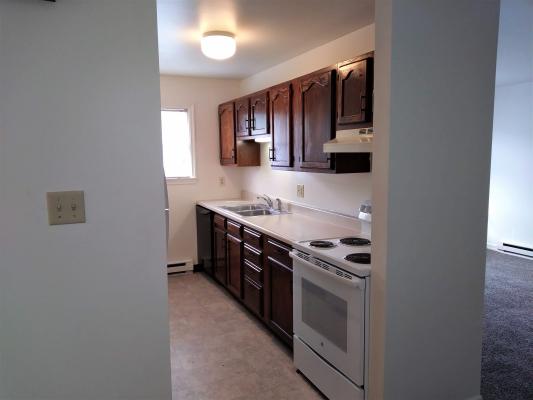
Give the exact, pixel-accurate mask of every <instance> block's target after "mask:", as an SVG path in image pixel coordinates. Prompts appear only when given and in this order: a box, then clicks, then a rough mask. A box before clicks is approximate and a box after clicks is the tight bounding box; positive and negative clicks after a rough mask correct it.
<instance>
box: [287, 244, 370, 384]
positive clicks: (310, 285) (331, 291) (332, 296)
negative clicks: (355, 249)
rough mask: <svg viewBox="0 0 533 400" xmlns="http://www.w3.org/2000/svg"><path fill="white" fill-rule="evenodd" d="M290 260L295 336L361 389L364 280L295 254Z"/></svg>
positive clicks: (363, 337) (362, 374)
mask: <svg viewBox="0 0 533 400" xmlns="http://www.w3.org/2000/svg"><path fill="white" fill-rule="evenodd" d="M291 257H292V258H293V260H294V263H293V289H294V290H293V292H294V297H293V307H294V309H293V315H294V334H295V335H296V336H297V337H298V338H300V339H301V340H302V341H303V342H305V343H306V344H307V345H308V346H309V347H311V348H312V349H313V350H314V351H315V352H316V353H318V354H319V355H320V356H322V357H323V358H324V359H325V360H326V361H327V362H329V363H330V364H331V365H333V366H334V367H335V368H336V369H337V370H339V371H340V372H342V373H343V374H344V375H345V376H346V377H347V378H348V379H350V380H351V381H353V382H354V383H355V384H357V385H359V386H362V385H363V383H364V381H363V379H364V354H365V350H364V349H365V347H364V346H365V280H364V279H361V278H358V277H356V276H355V275H351V274H348V273H346V272H345V271H342V270H340V269H337V268H335V267H333V266H329V268H330V269H329V270H326V269H324V268H321V267H319V266H317V265H315V264H312V263H311V262H309V261H306V260H303V259H301V258H300V257H298V256H297V255H295V254H294V253H291ZM324 265H325V263H324ZM341 271H342V272H341ZM337 273H339V274H342V276H341V275H338V274H337Z"/></svg>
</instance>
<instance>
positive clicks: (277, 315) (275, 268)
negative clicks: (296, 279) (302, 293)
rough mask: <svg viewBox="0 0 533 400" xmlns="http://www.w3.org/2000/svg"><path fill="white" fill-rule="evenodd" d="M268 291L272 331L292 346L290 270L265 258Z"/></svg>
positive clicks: (271, 259) (269, 258) (272, 259)
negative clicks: (267, 272) (267, 273)
mask: <svg viewBox="0 0 533 400" xmlns="http://www.w3.org/2000/svg"><path fill="white" fill-rule="evenodd" d="M267 264H268V271H269V275H270V276H269V278H270V279H269V289H270V296H269V297H270V317H269V323H270V326H271V327H272V329H273V330H274V331H275V332H276V333H278V335H280V337H281V338H282V339H283V340H285V341H286V342H287V343H289V344H292V334H293V332H292V269H291V268H290V267H289V266H287V265H284V264H282V263H280V262H279V261H277V260H275V259H274V258H272V257H267Z"/></svg>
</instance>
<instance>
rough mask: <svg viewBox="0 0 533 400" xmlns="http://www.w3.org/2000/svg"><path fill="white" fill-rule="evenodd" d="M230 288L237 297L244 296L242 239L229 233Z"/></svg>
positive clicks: (228, 284)
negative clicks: (242, 290)
mask: <svg viewBox="0 0 533 400" xmlns="http://www.w3.org/2000/svg"><path fill="white" fill-rule="evenodd" d="M227 252H228V255H227V260H228V261H227V262H228V280H227V282H228V283H227V286H228V289H229V290H230V291H231V292H232V293H233V294H234V295H235V296H237V297H239V298H241V297H242V292H241V289H242V240H241V239H239V238H236V237H234V236H233V235H230V234H228V235H227Z"/></svg>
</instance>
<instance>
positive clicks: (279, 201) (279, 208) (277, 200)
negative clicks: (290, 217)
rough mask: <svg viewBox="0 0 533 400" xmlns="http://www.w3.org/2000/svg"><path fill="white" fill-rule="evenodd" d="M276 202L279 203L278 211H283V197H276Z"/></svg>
mask: <svg viewBox="0 0 533 400" xmlns="http://www.w3.org/2000/svg"><path fill="white" fill-rule="evenodd" d="M276 202H277V204H278V211H282V210H281V199H280V198H279V197H278V198H277V199H276Z"/></svg>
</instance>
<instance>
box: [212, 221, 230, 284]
mask: <svg viewBox="0 0 533 400" xmlns="http://www.w3.org/2000/svg"><path fill="white" fill-rule="evenodd" d="M213 236H214V238H213V242H214V245H213V270H214V275H215V278H216V280H217V281H219V282H220V283H221V284H223V285H226V281H227V266H226V232H225V231H224V230H223V229H220V228H218V227H217V226H216V225H215V226H214V228H213Z"/></svg>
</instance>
